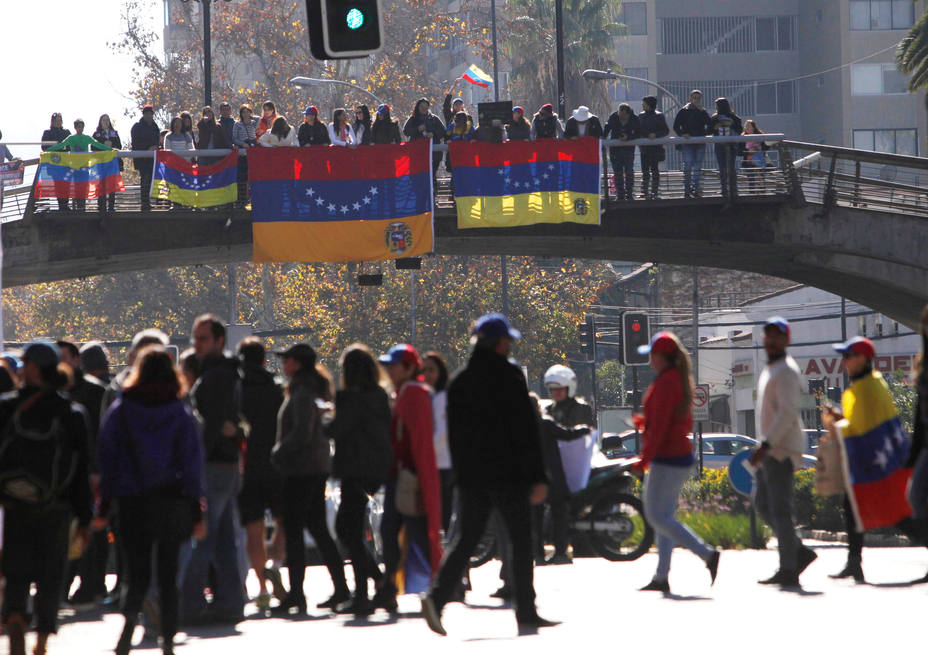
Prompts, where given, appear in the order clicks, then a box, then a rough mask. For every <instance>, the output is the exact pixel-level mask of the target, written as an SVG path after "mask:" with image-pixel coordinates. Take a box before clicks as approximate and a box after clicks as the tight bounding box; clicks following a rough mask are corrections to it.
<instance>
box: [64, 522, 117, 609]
mask: <svg viewBox="0 0 928 655" xmlns="http://www.w3.org/2000/svg"><path fill="white" fill-rule="evenodd" d="M109 554H110V542H109V535H108V532H107V531H106V530H98V531H96V532H94V533H92V534H91V535H90V543H89V544H88V546H87V550H86V552H84V556H83V557H81V559H80V560H78V562H77V566H76V567H75V573H76V574H77V575H78V576H80V579H81V586H80V591H81V592H82V593H83V594H88V595H90V596H102V595H104V594H106V560H107V558H108V557H109ZM65 591H67V589H65Z"/></svg>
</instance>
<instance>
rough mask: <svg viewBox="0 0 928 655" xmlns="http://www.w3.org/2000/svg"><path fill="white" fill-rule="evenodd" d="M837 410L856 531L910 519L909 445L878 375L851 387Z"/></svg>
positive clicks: (883, 381) (868, 377) (865, 378)
mask: <svg viewBox="0 0 928 655" xmlns="http://www.w3.org/2000/svg"><path fill="white" fill-rule="evenodd" d="M841 409H842V411H843V413H844V417H845V420H843V421H840V422H839V423H838V427H839V428H840V434H841V444H842V446H843V449H844V457H843V458H842V459H843V461H844V465H845V481H846V484H847V491H848V499H849V500H850V503H851V508H852V510H853V512H854V519H855V521H856V523H857V528H858V530H860V531H864V530H875V529H876V528H882V527H886V526H889V525H894V524H896V523H898V522H899V521H901V520H902V519H904V518H906V517H907V516H910V515H911V514H912V509H911V507H910V506H909V503H908V500H907V499H906V487H907V485H908V483H909V478H910V477H911V476H912V469H908V468H905V467H904V463H905V461H906V459H907V457H908V455H909V448H910V439H909V435H908V434H907V433H906V431H905V429H903V427H902V423H901V422H900V421H899V414H898V412H897V411H896V406H895V404H894V403H893V399H892V396H891V395H890V393H889V388H888V387H887V386H886V381H885V380H883V377H882V376H881V375H880V374H879V372H877V371H874V372H873V373H871V374H870V375H866V376H864V377H862V378H860V379H859V380H857V381H856V382H854V384H852V385H851V386H850V387H849V388H848V389H847V390H846V391H845V392H844V394H843V395H842V397H841Z"/></svg>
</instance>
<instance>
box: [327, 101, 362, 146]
mask: <svg viewBox="0 0 928 655" xmlns="http://www.w3.org/2000/svg"><path fill="white" fill-rule="evenodd" d="M329 141H330V142H331V143H332V145H333V146H353V145H357V142H356V138H355V135H354V129H353V128H352V127H351V123H350V122H349V121H348V112H347V111H345V109H344V108H343V107H339V108H338V109H336V110H335V111H333V112H332V122H331V123H330V124H329Z"/></svg>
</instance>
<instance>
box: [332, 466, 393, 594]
mask: <svg viewBox="0 0 928 655" xmlns="http://www.w3.org/2000/svg"><path fill="white" fill-rule="evenodd" d="M379 488H380V482H379V481H373V480H364V479H360V478H345V479H343V480H342V484H341V503H340V504H339V506H338V514H337V515H336V516H335V534H337V535H338V540H339V542H341V544H342V547H344V549H345V550H347V551H348V556H349V557H350V558H351V568H352V569H353V570H354V580H355V591H354V593H355V597H357V598H362V599H365V600H366V599H367V581H368V580H373V581H374V582H375V583H376V582H379V581H380V578H381V575H382V574H381V573H380V568H379V567H378V566H377V562H376V561H374V557H373V555H371V552H370V550H368V548H367V543H366V542H365V540H364V515H365V511H366V510H367V503H368V500H369V496H370V495H371V494H373V493H376V491H377V489H379Z"/></svg>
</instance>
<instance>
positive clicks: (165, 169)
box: [151, 150, 238, 207]
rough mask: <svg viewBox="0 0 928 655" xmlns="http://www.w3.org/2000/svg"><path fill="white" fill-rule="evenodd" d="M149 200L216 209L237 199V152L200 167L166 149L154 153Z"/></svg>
mask: <svg viewBox="0 0 928 655" xmlns="http://www.w3.org/2000/svg"><path fill="white" fill-rule="evenodd" d="M151 197H152V198H161V199H162V200H170V201H171V202H175V203H177V204H179V205H187V206H188V207H216V206H218V205H226V204H228V203H230V202H235V200H236V198H237V197H238V151H235V152H231V153H229V154H228V155H226V156H225V157H223V158H222V159H220V160H219V161H218V162H216V163H215V164H210V165H208V166H200V165H199V164H194V163H192V162H191V160H189V159H186V158H184V157H181V156H180V155H176V154H174V153H173V152H170V151H168V150H158V151H156V152H155V164H154V170H153V171H152V176H151Z"/></svg>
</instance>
